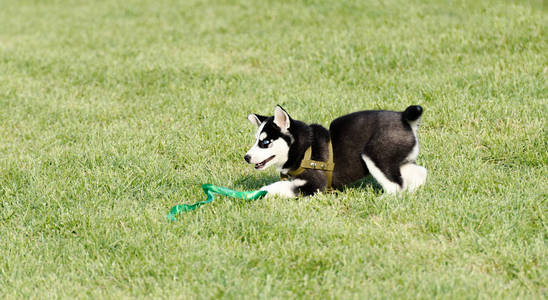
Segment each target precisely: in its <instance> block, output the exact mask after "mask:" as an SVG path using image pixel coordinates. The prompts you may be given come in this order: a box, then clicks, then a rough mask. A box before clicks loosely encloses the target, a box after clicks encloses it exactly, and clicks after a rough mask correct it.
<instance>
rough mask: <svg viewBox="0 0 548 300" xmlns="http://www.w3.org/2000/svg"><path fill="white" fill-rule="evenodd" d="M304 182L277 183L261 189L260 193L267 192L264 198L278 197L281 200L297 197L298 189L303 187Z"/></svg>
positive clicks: (299, 180)
mask: <svg viewBox="0 0 548 300" xmlns="http://www.w3.org/2000/svg"><path fill="white" fill-rule="evenodd" d="M305 183H306V181H304V180H301V179H296V180H292V181H278V182H274V183H272V184H269V185H267V186H264V187H262V188H261V191H267V192H268V194H266V197H272V196H279V197H283V198H294V197H297V195H298V188H299V187H300V186H302V185H304V184H305Z"/></svg>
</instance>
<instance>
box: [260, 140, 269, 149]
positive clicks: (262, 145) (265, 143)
mask: <svg viewBox="0 0 548 300" xmlns="http://www.w3.org/2000/svg"><path fill="white" fill-rule="evenodd" d="M268 145H270V140H266V139H265V140H262V141H260V142H259V147H261V148H266V147H268Z"/></svg>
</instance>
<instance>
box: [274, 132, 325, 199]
mask: <svg viewBox="0 0 548 300" xmlns="http://www.w3.org/2000/svg"><path fill="white" fill-rule="evenodd" d="M327 147H328V148H329V158H328V160H327V162H325V161H317V160H311V159H310V156H311V155H312V146H310V147H308V149H306V151H305V152H304V158H303V160H302V161H301V165H300V166H299V168H298V169H297V170H295V171H289V172H287V174H283V173H280V180H289V178H290V177H295V176H297V175H299V174H301V173H302V172H304V170H306V169H313V170H322V171H325V176H326V177H327V185H326V187H325V189H326V190H327V191H329V190H331V183H332V182H333V169H335V163H334V162H333V146H332V145H331V140H330V141H329V144H328V145H327Z"/></svg>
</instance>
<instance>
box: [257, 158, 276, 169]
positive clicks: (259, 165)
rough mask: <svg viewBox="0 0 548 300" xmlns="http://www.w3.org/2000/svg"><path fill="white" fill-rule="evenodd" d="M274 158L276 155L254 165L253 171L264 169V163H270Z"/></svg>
mask: <svg viewBox="0 0 548 300" xmlns="http://www.w3.org/2000/svg"><path fill="white" fill-rule="evenodd" d="M274 156H276V155H272V156H271V157H269V158H267V159H265V160H263V161H262V162H260V163H258V164H255V169H257V170H260V169H262V168H264V165H266V163H268V162H269V161H271V160H272V159H273V158H274Z"/></svg>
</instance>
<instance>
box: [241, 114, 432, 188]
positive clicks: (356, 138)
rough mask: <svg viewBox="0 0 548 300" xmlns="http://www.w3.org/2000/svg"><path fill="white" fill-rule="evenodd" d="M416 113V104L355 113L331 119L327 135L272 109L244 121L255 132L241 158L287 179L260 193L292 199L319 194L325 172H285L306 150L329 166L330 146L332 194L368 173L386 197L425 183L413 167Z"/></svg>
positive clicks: (421, 171)
mask: <svg viewBox="0 0 548 300" xmlns="http://www.w3.org/2000/svg"><path fill="white" fill-rule="evenodd" d="M421 114H422V107H420V106H416V105H415V106H409V107H408V108H407V109H406V110H405V111H403V112H395V111H383V110H381V111H379V110H377V111H360V112H355V113H351V114H348V115H345V116H342V117H339V118H337V119H335V120H334V121H333V122H331V125H330V126H329V130H327V129H326V128H324V127H323V126H321V125H318V124H311V125H307V124H305V123H304V122H301V121H298V120H293V119H292V118H291V117H290V116H289V115H288V114H287V112H286V111H285V110H284V109H283V108H282V107H280V106H276V108H275V109H274V116H270V117H267V116H261V115H257V114H250V115H249V116H248V117H247V118H248V120H249V121H250V122H251V123H253V124H255V125H256V126H257V127H259V129H258V130H257V134H256V142H255V144H254V145H253V147H251V149H250V150H249V151H248V152H247V154H246V155H245V157H244V159H245V160H246V161H247V162H248V163H250V164H254V165H255V169H257V170H263V169H266V168H268V167H269V166H276V168H277V169H278V171H280V173H281V175H282V176H283V175H287V174H289V177H290V180H287V181H278V182H275V183H273V184H270V185H267V186H265V187H263V188H262V190H266V191H268V195H269V196H272V195H279V196H282V197H295V196H297V195H299V194H303V195H311V194H314V193H316V192H318V191H324V190H325V189H326V187H327V185H328V176H327V175H328V174H327V172H326V171H324V170H317V169H304V171H303V172H301V173H300V174H298V175H296V176H291V173H292V171H293V172H294V170H296V169H299V168H300V166H301V161H303V158H304V157H305V152H306V151H307V149H308V148H311V159H312V160H315V161H319V162H327V161H329V159H330V157H329V153H330V150H329V147H331V145H332V152H333V158H332V160H333V162H334V164H335V165H334V169H333V171H332V174H331V177H332V178H331V179H330V181H332V187H333V188H334V189H338V188H341V187H343V186H345V185H347V184H350V183H353V182H355V181H357V180H359V179H361V178H363V177H365V176H367V175H368V174H371V175H372V176H373V177H374V178H375V179H376V180H377V182H378V183H379V184H380V185H381V186H382V188H383V189H384V190H385V192H387V193H394V192H399V191H403V190H409V191H412V190H414V189H415V188H417V187H419V186H420V185H422V184H424V183H425V181H426V169H425V168H424V167H421V166H418V165H417V164H416V163H415V160H416V159H417V156H418V154H419V141H418V138H417V127H418V124H419V121H420V116H421ZM330 142H331V145H330V144H329V143H330Z"/></svg>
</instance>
